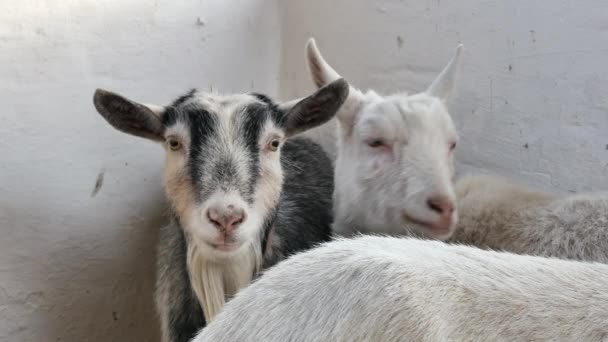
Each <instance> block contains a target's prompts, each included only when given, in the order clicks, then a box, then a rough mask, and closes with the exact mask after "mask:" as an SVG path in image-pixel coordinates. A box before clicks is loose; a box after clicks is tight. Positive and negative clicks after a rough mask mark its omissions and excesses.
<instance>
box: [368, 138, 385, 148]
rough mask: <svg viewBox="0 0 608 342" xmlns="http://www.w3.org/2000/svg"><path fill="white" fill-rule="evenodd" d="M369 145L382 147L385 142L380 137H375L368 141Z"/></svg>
mask: <svg viewBox="0 0 608 342" xmlns="http://www.w3.org/2000/svg"><path fill="white" fill-rule="evenodd" d="M367 145H369V147H373V148H375V147H380V146H382V145H384V142H383V141H382V140H380V139H374V140H370V141H368V142H367Z"/></svg>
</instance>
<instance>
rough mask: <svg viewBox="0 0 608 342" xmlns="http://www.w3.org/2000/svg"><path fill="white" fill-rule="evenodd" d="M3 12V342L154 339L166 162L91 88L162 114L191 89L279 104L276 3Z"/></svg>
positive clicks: (56, 6)
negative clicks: (96, 103) (151, 105)
mask: <svg viewBox="0 0 608 342" xmlns="http://www.w3.org/2000/svg"><path fill="white" fill-rule="evenodd" d="M0 8H1V10H0V104H2V108H3V110H2V111H1V112H0V234H1V237H0V341H11V342H15V341H28V342H29V341H157V340H158V325H157V322H156V319H155V314H154V310H153V304H152V303H153V300H152V289H153V277H154V265H153V263H154V243H155V241H156V236H157V230H158V227H159V225H160V224H162V222H163V218H162V217H163V215H162V214H163V211H164V208H165V206H164V198H163V197H164V196H163V192H162V188H161V169H162V159H163V152H162V149H161V148H160V147H159V146H156V145H154V144H153V143H149V142H147V141H145V140H142V139H138V138H134V137H130V136H127V135H125V134H122V133H119V132H117V131H115V130H114V129H112V128H111V127H110V126H109V125H108V124H107V123H106V122H105V121H103V119H102V118H101V117H100V116H99V115H98V114H97V113H96V111H95V109H94V107H93V104H92V96H93V91H94V90H95V88H96V87H104V88H107V89H112V90H115V91H118V92H121V93H123V94H126V95H128V96H132V97H133V98H134V99H137V100H140V101H144V102H161V103H163V102H168V101H169V100H171V99H172V98H173V97H176V96H178V95H181V93H183V92H185V91H187V90H188V89H189V88H191V87H194V86H196V87H200V88H207V87H209V86H211V85H213V86H214V88H215V89H220V90H222V91H244V90H249V89H250V88H252V87H255V88H256V90H258V91H265V92H268V93H269V94H275V93H276V92H277V85H278V81H277V80H278V67H277V65H278V64H279V53H278V51H279V50H280V46H279V42H280V39H279V21H278V12H277V6H276V3H275V2H274V1H264V0H251V1H237V0H234V1H226V0H216V1H200V0H187V1H184V0H180V1H169V0H162V1H158V0H157V1H146V0H112V1H110V0H107V1H94V0H64V1H50V0H46V1H44V0H37V1H12V0H0ZM199 17H200V18H201V21H202V23H201V22H198V21H197V19H198V18H199ZM103 170H105V172H104V171H103ZM100 173H104V181H103V185H102V187H101V189H100V190H99V192H98V193H97V195H96V196H94V197H92V196H91V194H92V190H93V187H94V184H95V182H96V179H97V177H98V174H100Z"/></svg>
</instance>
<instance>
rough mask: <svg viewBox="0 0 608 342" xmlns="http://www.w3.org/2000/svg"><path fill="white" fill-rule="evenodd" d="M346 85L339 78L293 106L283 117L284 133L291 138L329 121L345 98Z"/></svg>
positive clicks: (346, 92)
mask: <svg viewBox="0 0 608 342" xmlns="http://www.w3.org/2000/svg"><path fill="white" fill-rule="evenodd" d="M348 88H349V87H348V83H347V82H346V81H345V80H344V79H342V78H339V79H337V80H335V81H333V82H331V83H330V84H328V85H326V86H324V87H322V88H321V89H319V90H317V91H316V92H315V93H314V94H312V95H310V96H308V97H305V98H304V99H303V100H301V101H299V102H298V103H296V104H294V105H293V106H292V107H291V109H289V110H288V111H287V115H286V117H285V124H284V127H285V132H286V134H287V136H292V135H295V134H298V133H301V132H304V131H306V130H309V129H311V128H314V127H317V126H320V125H322V124H324V123H326V122H327V121H329V120H331V119H332V118H333V117H334V115H336V112H337V111H338V109H340V107H341V106H342V104H343V103H344V101H345V100H346V98H347V97H348Z"/></svg>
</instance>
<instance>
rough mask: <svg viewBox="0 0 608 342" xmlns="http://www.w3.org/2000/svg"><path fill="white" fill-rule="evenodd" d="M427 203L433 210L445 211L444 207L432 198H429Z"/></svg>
mask: <svg viewBox="0 0 608 342" xmlns="http://www.w3.org/2000/svg"><path fill="white" fill-rule="evenodd" d="M426 204H428V206H429V208H431V210H433V211H435V212H437V213H439V214H441V213H442V212H443V209H442V208H441V206H439V205H438V204H437V203H435V202H433V201H432V200H428V201H427V202H426Z"/></svg>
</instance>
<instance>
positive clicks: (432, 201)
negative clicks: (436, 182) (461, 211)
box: [426, 197, 454, 215]
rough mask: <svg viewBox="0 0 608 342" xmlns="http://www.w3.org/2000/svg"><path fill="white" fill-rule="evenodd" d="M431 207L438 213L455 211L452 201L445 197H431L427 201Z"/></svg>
mask: <svg viewBox="0 0 608 342" xmlns="http://www.w3.org/2000/svg"><path fill="white" fill-rule="evenodd" d="M426 204H427V205H428V206H429V208H430V209H431V210H432V211H434V212H436V213H438V214H441V215H443V214H451V213H453V212H454V205H453V204H452V201H450V200H449V199H447V198H445V197H436V198H429V199H428V200H427V201H426Z"/></svg>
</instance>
